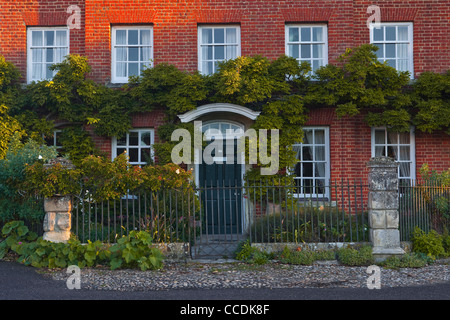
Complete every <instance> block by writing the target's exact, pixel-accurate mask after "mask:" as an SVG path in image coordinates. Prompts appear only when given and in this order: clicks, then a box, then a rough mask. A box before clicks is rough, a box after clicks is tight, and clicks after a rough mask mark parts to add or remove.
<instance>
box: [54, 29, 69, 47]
mask: <svg viewBox="0 0 450 320" xmlns="http://www.w3.org/2000/svg"><path fill="white" fill-rule="evenodd" d="M56 45H57V46H66V45H67V32H66V31H61V30H60V31H56Z"/></svg>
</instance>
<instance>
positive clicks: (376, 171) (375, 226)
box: [367, 157, 405, 261]
mask: <svg viewBox="0 0 450 320" xmlns="http://www.w3.org/2000/svg"><path fill="white" fill-rule="evenodd" d="M367 165H368V167H369V196H368V206H369V225H370V240H371V242H372V245H373V255H374V256H375V260H376V261H382V260H385V259H386V258H388V257H391V256H393V255H402V254H404V253H405V251H404V250H403V249H402V248H401V247H400V231H399V229H398V227H399V216H398V175H397V170H398V164H397V163H396V162H395V161H394V160H393V159H391V158H387V157H375V158H372V159H371V160H370V161H369V163H368V164H367Z"/></svg>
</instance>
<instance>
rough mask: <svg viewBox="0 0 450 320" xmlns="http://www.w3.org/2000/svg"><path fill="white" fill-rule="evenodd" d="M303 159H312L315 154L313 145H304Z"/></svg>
mask: <svg viewBox="0 0 450 320" xmlns="http://www.w3.org/2000/svg"><path fill="white" fill-rule="evenodd" d="M302 160H303V161H312V160H313V155H312V150H311V147H303V159H302Z"/></svg>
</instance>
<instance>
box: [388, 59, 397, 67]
mask: <svg viewBox="0 0 450 320" xmlns="http://www.w3.org/2000/svg"><path fill="white" fill-rule="evenodd" d="M386 61H387V65H388V66H390V67H392V68H397V65H396V63H395V60H386Z"/></svg>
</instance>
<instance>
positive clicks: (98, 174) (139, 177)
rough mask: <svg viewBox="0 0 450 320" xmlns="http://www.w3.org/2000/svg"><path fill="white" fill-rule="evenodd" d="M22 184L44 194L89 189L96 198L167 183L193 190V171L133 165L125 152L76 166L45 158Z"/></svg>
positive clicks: (89, 159)
mask: <svg viewBox="0 0 450 320" xmlns="http://www.w3.org/2000/svg"><path fill="white" fill-rule="evenodd" d="M25 173H26V180H25V181H24V182H23V184H22V187H23V189H24V190H26V191H28V192H29V193H31V194H35V195H40V196H42V197H51V196H53V195H55V194H59V195H75V196H80V197H83V195H85V194H86V192H87V191H89V196H90V197H91V198H92V199H93V200H95V201H102V200H109V199H119V198H120V197H122V196H123V195H126V194H128V193H129V192H134V191H139V190H141V191H157V190H160V189H162V188H163V187H165V188H169V189H178V190H190V189H191V188H192V184H191V183H190V181H189V179H190V176H191V172H188V171H185V170H183V169H181V168H180V167H178V166H177V165H174V164H167V165H164V166H157V165H155V166H151V165H149V166H145V167H144V168H139V167H133V166H131V165H130V164H129V162H128V158H127V156H126V155H125V154H122V155H120V156H118V157H116V158H115V159H114V160H112V161H111V160H109V159H107V158H105V157H100V156H97V157H95V156H88V157H86V158H84V159H82V160H81V162H80V163H79V165H78V166H76V167H75V168H66V167H63V166H62V165H61V164H59V163H57V164H55V165H53V166H50V167H45V165H44V164H43V163H42V162H38V163H35V164H33V165H31V166H28V167H27V168H26V170H25Z"/></svg>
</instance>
